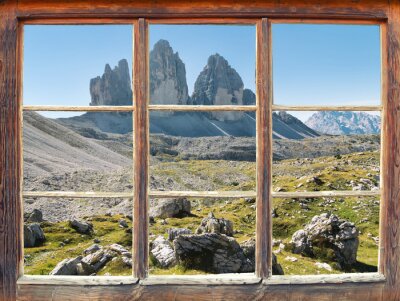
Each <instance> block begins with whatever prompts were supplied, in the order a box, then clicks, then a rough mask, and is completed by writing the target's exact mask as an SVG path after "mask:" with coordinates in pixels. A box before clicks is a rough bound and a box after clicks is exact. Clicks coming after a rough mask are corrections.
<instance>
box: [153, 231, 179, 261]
mask: <svg viewBox="0 0 400 301" xmlns="http://www.w3.org/2000/svg"><path fill="white" fill-rule="evenodd" d="M150 255H151V256H152V258H153V259H154V260H155V261H156V263H157V264H158V265H159V266H161V267H162V268H167V267H170V266H173V265H175V264H176V258H175V252H174V249H173V248H172V247H171V244H170V243H169V241H168V240H166V239H165V238H164V237H162V236H161V235H160V236H158V237H157V238H156V239H155V240H154V241H153V242H152V244H151V251H150Z"/></svg>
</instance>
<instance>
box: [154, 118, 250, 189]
mask: <svg viewBox="0 0 400 301" xmlns="http://www.w3.org/2000/svg"><path fill="white" fill-rule="evenodd" d="M224 114H240V115H239V116H240V117H239V118H238V119H237V120H236V121H219V120H218V119H215V118H218V117H219V116H220V115H224ZM221 119H222V118H221ZM255 126H256V123H255V119H254V118H253V117H252V116H251V115H250V114H249V113H245V112H215V113H214V112H213V113H204V112H196V113H187V112H175V113H166V112H151V114H150V155H151V157H150V176H151V177H150V180H151V189H153V190H198V191H203V190H207V191H209V190H255V164H256V163H255V161H256V144H255V143H256V142H255Z"/></svg>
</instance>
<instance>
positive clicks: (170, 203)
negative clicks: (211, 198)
mask: <svg viewBox="0 0 400 301" xmlns="http://www.w3.org/2000/svg"><path fill="white" fill-rule="evenodd" d="M190 210H191V204H190V201H189V200H187V199H186V198H176V199H175V198H173V199H158V200H151V201H150V211H149V215H150V218H155V217H158V218H168V217H183V216H188V215H190Z"/></svg>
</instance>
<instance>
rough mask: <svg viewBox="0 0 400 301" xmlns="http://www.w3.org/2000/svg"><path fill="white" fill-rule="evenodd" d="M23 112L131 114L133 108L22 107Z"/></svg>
mask: <svg viewBox="0 0 400 301" xmlns="http://www.w3.org/2000/svg"><path fill="white" fill-rule="evenodd" d="M23 110H24V111H47V112H52V111H56V112H57V111H65V112H132V111H134V110H135V108H134V107H133V106H73V107H72V106H24V107H23Z"/></svg>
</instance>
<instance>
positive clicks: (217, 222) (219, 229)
mask: <svg viewBox="0 0 400 301" xmlns="http://www.w3.org/2000/svg"><path fill="white" fill-rule="evenodd" d="M202 233H217V234H225V235H228V236H233V223H232V222H231V221H230V220H227V219H224V218H216V217H215V216H214V214H213V213H212V212H210V213H209V214H208V216H207V217H205V218H203V220H202V221H201V224H200V226H199V227H198V228H197V230H196V234H202Z"/></svg>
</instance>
